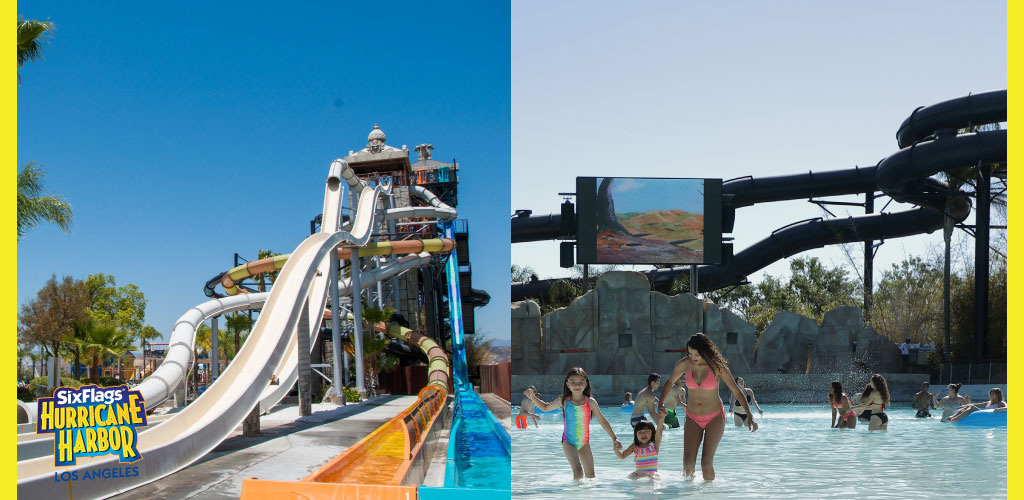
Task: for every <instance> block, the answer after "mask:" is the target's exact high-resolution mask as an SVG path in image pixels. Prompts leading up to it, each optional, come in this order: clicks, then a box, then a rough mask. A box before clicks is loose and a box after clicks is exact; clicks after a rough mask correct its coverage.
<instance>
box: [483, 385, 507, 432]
mask: <svg viewBox="0 0 1024 500" xmlns="http://www.w3.org/2000/svg"><path fill="white" fill-rule="evenodd" d="M480 399H482V400H484V404H486V405H487V408H488V409H490V410H491V413H493V414H494V416H495V418H497V419H498V421H499V422H501V425H503V426H505V430H506V431H508V432H512V405H511V404H510V403H509V402H508V401H505V400H504V399H502V398H501V397H499V396H497V395H495V394H491V393H489V392H486V393H483V394H480Z"/></svg>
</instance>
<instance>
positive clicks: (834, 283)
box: [709, 257, 861, 334]
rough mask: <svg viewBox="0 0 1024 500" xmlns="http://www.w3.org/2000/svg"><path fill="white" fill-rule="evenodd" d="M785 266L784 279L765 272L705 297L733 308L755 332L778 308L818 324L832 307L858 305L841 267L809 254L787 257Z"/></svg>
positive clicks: (857, 292)
mask: <svg viewBox="0 0 1024 500" xmlns="http://www.w3.org/2000/svg"><path fill="white" fill-rule="evenodd" d="M789 269H790V276H789V279H788V280H783V279H782V278H778V277H775V276H771V275H765V277H764V279H762V280H761V282H760V283H758V284H756V285H743V286H740V287H737V288H736V289H735V290H732V291H731V292H728V290H720V291H719V292H718V293H719V294H720V295H719V296H717V297H716V296H715V295H709V298H711V299H712V300H715V299H718V300H720V301H722V303H720V304H719V305H720V306H721V305H724V306H726V307H729V308H730V309H733V310H734V311H736V312H737V313H738V314H739V315H740V316H741V317H742V318H743V319H744V320H745V321H746V322H748V323H750V324H751V325H753V326H754V328H755V329H756V330H757V332H758V333H759V334H760V333H761V332H763V331H764V330H765V328H767V327H768V324H769V323H771V320H772V318H774V317H775V315H776V314H778V313H779V312H782V311H791V312H795V313H797V314H801V315H804V316H807V317H809V318H813V319H814V320H816V321H818V322H819V323H820V322H821V320H822V319H824V317H825V313H826V312H828V311H831V310H832V309H835V308H837V307H843V306H857V305H860V295H861V289H860V286H859V284H858V283H857V282H856V281H855V280H854V279H852V278H850V277H849V276H848V275H847V271H846V269H845V268H843V267H842V266H839V267H833V268H828V267H826V266H825V265H823V264H822V263H821V261H820V260H819V259H818V258H817V257H811V258H797V259H793V260H791V261H790V262H789ZM727 292H728V293H727Z"/></svg>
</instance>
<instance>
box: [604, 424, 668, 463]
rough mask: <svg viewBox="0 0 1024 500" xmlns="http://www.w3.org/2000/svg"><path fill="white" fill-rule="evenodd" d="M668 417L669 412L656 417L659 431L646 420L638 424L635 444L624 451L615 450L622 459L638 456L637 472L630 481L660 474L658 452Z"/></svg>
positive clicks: (634, 435) (635, 429)
mask: <svg viewBox="0 0 1024 500" xmlns="http://www.w3.org/2000/svg"><path fill="white" fill-rule="evenodd" d="M666 415H668V412H667V411H665V410H661V411H659V412H658V413H657V414H655V415H654V419H655V421H657V422H658V429H657V430H655V429H654V424H652V423H651V422H648V421H646V420H642V421H640V422H639V423H637V424H636V427H634V428H633V444H631V445H629V447H628V448H626V449H625V450H623V451H619V450H615V455H616V456H617V457H619V458H622V459H624V458H626V457H628V456H630V455H634V454H635V455H636V457H635V458H634V459H633V460H634V461H635V462H636V470H635V471H633V472H632V473H631V474H630V475H629V478H630V479H639V478H641V477H651V476H654V475H655V474H656V473H657V472H658V450H659V449H660V448H661V432H662V431H663V430H665V416H666Z"/></svg>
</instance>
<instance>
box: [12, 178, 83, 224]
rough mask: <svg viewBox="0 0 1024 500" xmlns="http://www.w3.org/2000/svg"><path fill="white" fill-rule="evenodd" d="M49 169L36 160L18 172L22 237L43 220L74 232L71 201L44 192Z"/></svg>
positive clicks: (19, 218)
mask: <svg viewBox="0 0 1024 500" xmlns="http://www.w3.org/2000/svg"><path fill="white" fill-rule="evenodd" d="M45 181H46V172H45V171H44V170H43V169H42V167H41V166H39V164H37V163H36V162H34V161H30V162H28V164H27V165H25V167H24V168H22V169H21V172H19V173H18V239H19V240H20V239H21V237H22V236H24V235H25V234H26V233H28V232H29V230H31V229H32V228H34V227H36V226H38V225H39V224H41V223H43V222H48V223H51V224H55V225H57V227H59V228H60V229H61V230H63V231H64V232H65V233H68V232H70V231H71V222H72V220H73V218H74V217H73V215H72V213H71V204H69V203H68V202H66V201H64V198H63V197H62V196H60V195H57V194H50V195H45V196H44V195H43V189H44V185H45Z"/></svg>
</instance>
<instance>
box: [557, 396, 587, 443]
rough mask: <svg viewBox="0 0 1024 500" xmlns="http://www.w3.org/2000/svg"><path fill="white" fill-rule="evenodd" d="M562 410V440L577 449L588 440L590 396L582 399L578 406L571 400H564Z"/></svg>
mask: <svg viewBox="0 0 1024 500" xmlns="http://www.w3.org/2000/svg"><path fill="white" fill-rule="evenodd" d="M562 410H563V411H562V414H563V415H564V416H565V427H564V429H565V430H563V431H562V442H563V443H569V444H571V445H573V446H575V447H576V449H577V450H578V449H580V448H582V447H583V446H584V445H586V444H587V443H589V442H590V398H587V399H586V400H585V401H583V404H582V405H580V406H576V405H575V404H573V403H572V401H565V403H563V405H562Z"/></svg>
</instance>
